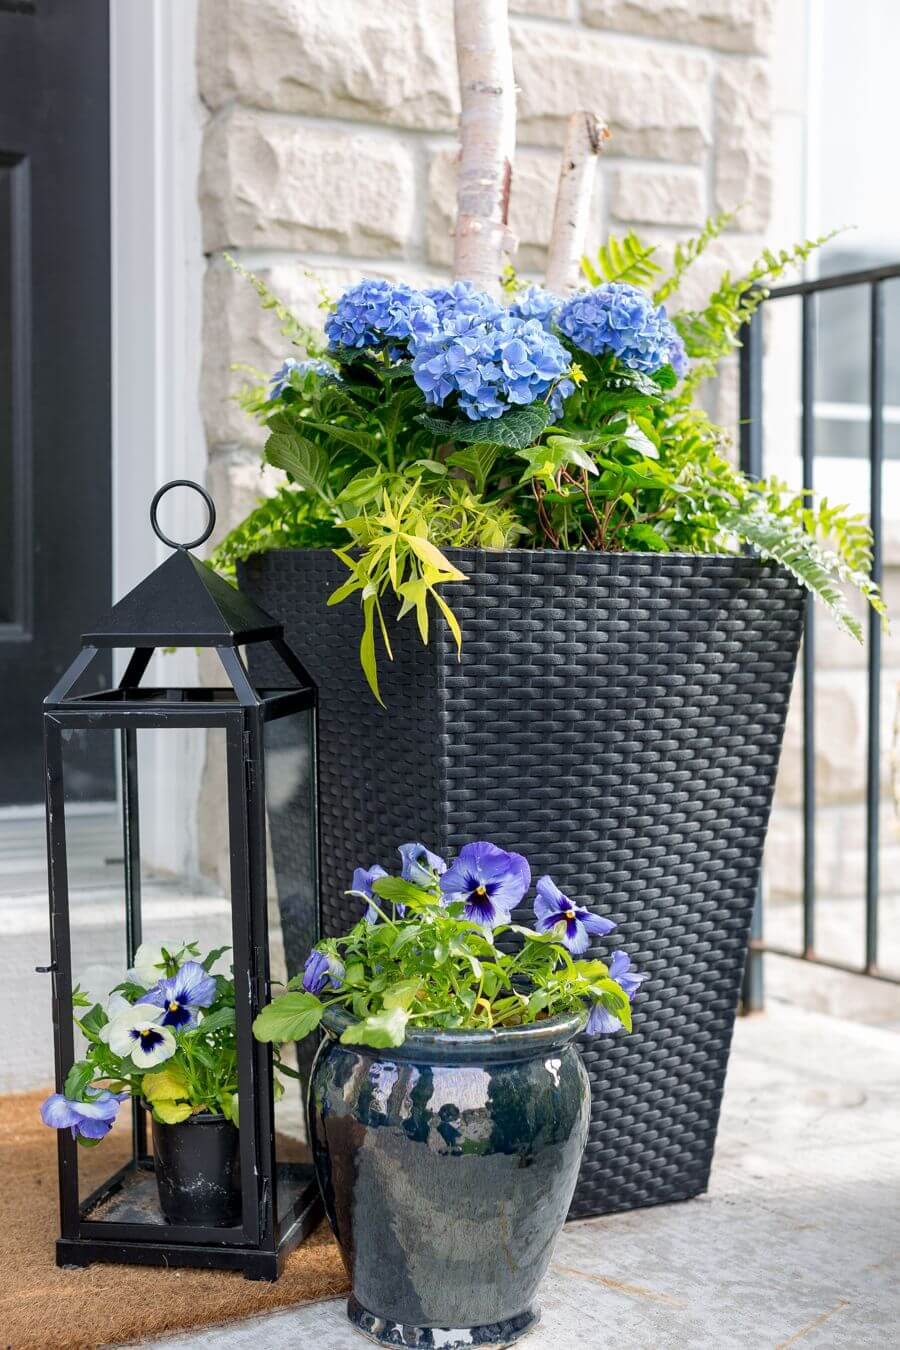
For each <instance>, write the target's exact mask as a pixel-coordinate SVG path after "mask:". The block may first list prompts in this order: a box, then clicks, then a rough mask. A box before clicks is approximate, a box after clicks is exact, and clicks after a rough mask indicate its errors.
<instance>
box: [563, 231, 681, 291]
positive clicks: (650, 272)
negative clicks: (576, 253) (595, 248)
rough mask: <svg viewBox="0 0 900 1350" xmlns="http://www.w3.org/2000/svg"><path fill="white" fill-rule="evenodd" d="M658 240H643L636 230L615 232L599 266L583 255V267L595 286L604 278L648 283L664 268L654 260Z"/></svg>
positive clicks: (606, 244) (639, 283)
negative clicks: (649, 241)
mask: <svg viewBox="0 0 900 1350" xmlns="http://www.w3.org/2000/svg"><path fill="white" fill-rule="evenodd" d="M655 252H656V245H655V244H642V243H641V241H640V239H638V237H637V235H636V234H635V233H634V231H633V230H629V231H628V233H627V234H626V235H625V236H624V237H623V238H621V239H620V238H618V237H617V236H616V235H614V234H611V235H610V236H609V238H608V239H607V241H606V243H605V244H602V245H601V247H600V251H599V252H598V254H597V265H598V266H597V267H594V265H593V264H592V263H590V262H588V260H587V258H582V260H581V268H582V271H583V272H584V274H585V276H586V277H587V279H588V281H589V282H590V283H591V285H592V286H597V285H599V283H600V282H601V281H622V282H627V283H628V284H629V285H632V286H647V285H649V283H650V282H651V281H652V280H653V278H654V277H656V276H659V274H660V272H661V271H662V268H661V267H660V265H659V263H657V262H654V261H653V254H654V253H655Z"/></svg>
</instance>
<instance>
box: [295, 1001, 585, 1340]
mask: <svg viewBox="0 0 900 1350" xmlns="http://www.w3.org/2000/svg"><path fill="white" fill-rule="evenodd" d="M351 1021H352V1019H351V1018H350V1017H349V1015H348V1014H346V1013H344V1012H343V1011H338V1010H336V1009H329V1010H327V1011H326V1013H325V1016H324V1018H323V1028H324V1031H325V1033H326V1034H325V1037H324V1039H323V1040H322V1043H321V1045H320V1047H319V1051H318V1054H317V1055H316V1059H315V1063H314V1065H313V1072H312V1080H311V1083H310V1129H311V1136H312V1145H313V1155H314V1158H315V1164H316V1171H317V1174H318V1178H319V1185H320V1187H321V1189H322V1195H323V1198H324V1201H325V1209H326V1212H327V1214H328V1219H329V1222H330V1223H331V1227H332V1228H333V1230H334V1235H335V1237H336V1238H337V1241H338V1245H339V1247H340V1249H341V1254H342V1256H343V1258H344V1262H345V1264H346V1266H347V1271H348V1273H349V1276H350V1280H351V1282H352V1293H351V1295H350V1300H349V1303H348V1305H347V1311H348V1316H349V1317H350V1320H351V1321H352V1322H353V1323H354V1324H355V1325H356V1326H357V1327H358V1328H359V1330H360V1331H362V1332H364V1333H365V1334H366V1335H368V1336H369V1337H370V1338H371V1339H372V1340H374V1341H376V1342H378V1343H380V1344H382V1345H393V1346H410V1347H417V1350H418V1348H421V1350H426V1348H427V1347H435V1350H436V1348H437V1347H440V1350H456V1348H457V1347H463V1346H502V1345H510V1344H512V1342H513V1341H515V1340H518V1338H519V1337H520V1336H522V1335H524V1334H525V1332H526V1331H528V1330H529V1329H530V1328H531V1327H532V1326H533V1325H534V1324H535V1322H536V1321H537V1320H538V1317H539V1312H538V1309H537V1307H536V1306H535V1302H534V1298H535V1293H536V1291H537V1287H538V1285H539V1283H540V1281H541V1279H542V1278H543V1275H544V1273H545V1271H546V1269H547V1266H548V1264H549V1262H550V1257H551V1254H552V1252H553V1244H554V1242H555V1240H556V1237H557V1235H558V1233H559V1231H560V1229H561V1228H562V1225H563V1222H564V1220H565V1217H566V1214H567V1212H568V1208H569V1204H570V1201H571V1199H572V1192H573V1190H574V1188H575V1181H576V1178H577V1176H578V1170H579V1167H580V1165H581V1155H582V1153H583V1151H584V1146H585V1141H586V1139H587V1131H588V1121H589V1114H590V1089H589V1084H588V1079H587V1075H586V1073H585V1071H584V1068H583V1066H582V1063H581V1060H580V1058H579V1055H578V1052H577V1050H576V1049H575V1046H574V1045H573V1043H572V1042H573V1039H574V1037H575V1036H577V1035H578V1033H579V1032H580V1031H581V1030H582V1029H583V1027H584V1021H585V1018H584V1016H583V1015H581V1014H573V1015H571V1016H566V1017H560V1018H556V1019H554V1020H552V1021H546V1022H538V1023H536V1024H534V1025H531V1026H523V1027H509V1028H504V1029H501V1030H498V1031H447V1032H441V1031H424V1030H423V1031H413V1032H411V1033H410V1034H409V1035H408V1036H407V1039H406V1041H405V1042H404V1044H403V1045H402V1046H399V1047H397V1048H391V1049H388V1050H375V1049H372V1048H370V1047H369V1046H363V1045H342V1044H340V1042H339V1037H340V1035H341V1032H342V1031H343V1030H344V1029H345V1028H346V1027H347V1026H348V1025H349V1024H350V1022H351Z"/></svg>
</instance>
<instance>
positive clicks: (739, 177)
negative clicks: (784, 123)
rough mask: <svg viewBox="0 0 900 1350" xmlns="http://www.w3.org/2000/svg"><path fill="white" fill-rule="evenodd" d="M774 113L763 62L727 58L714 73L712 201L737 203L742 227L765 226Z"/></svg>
mask: <svg viewBox="0 0 900 1350" xmlns="http://www.w3.org/2000/svg"><path fill="white" fill-rule="evenodd" d="M771 144H772V116H771V91H770V87H769V68H768V64H767V63H766V62H765V61H728V62H724V63H723V64H722V65H721V66H720V67H719V71H718V74H717V77H716V205H717V208H718V209H719V210H724V211H730V210H732V209H733V208H734V207H735V206H737V205H739V204H740V203H741V202H746V203H747V206H746V208H745V209H744V210H743V211H742V212H741V225H742V227H743V228H744V229H751V230H764V229H765V228H766V226H767V225H768V223H769V214H770V210H771V198H772V166H771V158H772V155H771Z"/></svg>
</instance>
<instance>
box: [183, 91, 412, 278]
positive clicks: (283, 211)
mask: <svg viewBox="0 0 900 1350" xmlns="http://www.w3.org/2000/svg"><path fill="white" fill-rule="evenodd" d="M200 203H201V208H202V212H203V226H204V247H205V248H206V250H207V251H212V250H214V249H220V248H226V247H229V246H232V247H233V246H244V247H248V246H249V247H254V246H256V247H264V248H265V247H270V248H294V249H315V250H317V251H319V252H323V253H351V254H353V253H355V254H362V255H370V256H373V257H390V256H396V255H398V254H401V253H402V252H403V250H404V247H405V245H406V242H407V239H408V237H409V234H410V230H411V227H412V219H413V211H414V208H415V173H414V166H413V160H412V156H411V153H410V151H409V150H408V149H407V148H406V147H405V146H404V145H402V144H401V143H399V142H398V141H396V140H394V139H393V138H392V137H391V136H390V135H389V134H385V135H375V134H358V133H355V132H353V131H338V130H335V129H333V128H325V127H321V128H320V127H315V126H311V125H308V124H298V123H292V122H290V121H289V120H287V119H285V118H282V117H280V116H278V115H273V114H267V113H258V112H250V111H248V110H246V109H243V108H234V109H232V110H229V111H228V112H225V113H223V114H222V115H221V116H219V117H216V118H215V119H213V121H212V122H211V123H210V125H209V127H208V129H207V133H206V137H205V141H204V146H203V164H202V170H201V181H200Z"/></svg>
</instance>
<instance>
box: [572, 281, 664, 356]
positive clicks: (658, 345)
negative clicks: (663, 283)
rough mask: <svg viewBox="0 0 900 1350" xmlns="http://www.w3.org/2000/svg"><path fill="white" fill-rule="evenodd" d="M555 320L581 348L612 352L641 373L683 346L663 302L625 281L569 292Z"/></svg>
mask: <svg viewBox="0 0 900 1350" xmlns="http://www.w3.org/2000/svg"><path fill="white" fill-rule="evenodd" d="M556 324H557V327H558V328H559V330H560V332H562V333H564V334H565V335H566V337H567V338H569V339H570V340H571V341H572V342H573V343H574V345H575V346H576V347H580V348H581V349H582V351H586V352H590V354H591V355H592V356H605V355H606V354H607V353H608V352H609V353H612V355H613V356H615V357H617V358H618V359H619V360H620V361H621V362H622V363H623V365H626V366H629V367H630V369H631V370H638V371H641V372H643V373H644V374H645V375H652V374H653V372H654V371H656V370H659V369H660V367H661V366H665V365H668V364H670V363H671V362H672V361H673V359H675V360H678V359H682V358H683V354H684V345H683V343H682V342H681V339H680V338H679V336H678V334H677V333H676V331H675V329H674V328H673V326H672V324H671V323H670V322H669V320H668V319H667V318H666V311H665V308H664V306H663V305H654V303H653V301H652V299H651V297H650V296H649V295H648V294H647V292H646V291H642V290H641V289H640V287H638V286H629V285H628V284H627V283H625V282H621V281H607V282H605V283H604V284H603V285H602V286H595V287H594V288H593V290H590V291H579V292H578V293H577V294H576V295H572V296H570V297H569V299H568V300H566V301H565V303H564V304H563V306H562V308H561V309H560V311H559V313H558V315H557V318H556Z"/></svg>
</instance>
